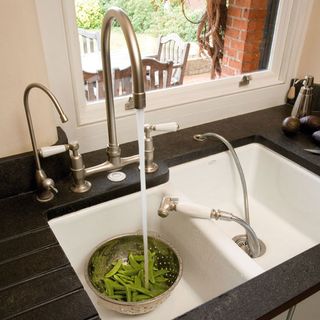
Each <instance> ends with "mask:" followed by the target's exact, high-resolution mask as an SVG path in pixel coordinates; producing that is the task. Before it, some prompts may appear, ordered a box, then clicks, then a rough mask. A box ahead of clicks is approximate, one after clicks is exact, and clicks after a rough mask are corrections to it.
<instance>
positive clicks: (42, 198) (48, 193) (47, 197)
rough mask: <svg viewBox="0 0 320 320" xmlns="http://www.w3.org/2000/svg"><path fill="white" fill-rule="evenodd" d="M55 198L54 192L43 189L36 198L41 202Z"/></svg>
mask: <svg viewBox="0 0 320 320" xmlns="http://www.w3.org/2000/svg"><path fill="white" fill-rule="evenodd" d="M53 198H54V193H53V192H52V191H50V190H48V191H43V192H41V193H38V194H37V195H36V199H37V200H38V201H39V202H48V201H50V200H52V199H53Z"/></svg>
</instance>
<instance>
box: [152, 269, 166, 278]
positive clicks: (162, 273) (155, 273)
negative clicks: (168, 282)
mask: <svg viewBox="0 0 320 320" xmlns="http://www.w3.org/2000/svg"><path fill="white" fill-rule="evenodd" d="M167 272H168V270H166V269H161V270H155V271H154V272H153V274H154V277H155V278H157V277H159V276H162V275H164V274H166V273H167Z"/></svg>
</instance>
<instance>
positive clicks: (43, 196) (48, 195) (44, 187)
mask: <svg viewBox="0 0 320 320" xmlns="http://www.w3.org/2000/svg"><path fill="white" fill-rule="evenodd" d="M32 88H38V89H40V90H42V91H43V92H44V93H46V94H47V95H48V97H49V98H50V100H51V101H52V102H53V105H54V106H55V108H56V109H57V111H58V113H59V115H60V118H61V121H62V122H67V121H68V118H67V116H66V115H65V113H64V112H63V110H62V108H61V106H60V104H59V102H58V100H57V99H56V97H55V96H54V95H53V94H52V93H51V92H50V90H49V89H48V88H46V87H45V86H44V85H42V84H40V83H31V84H29V85H28V86H27V87H26V89H25V91H24V96H23V103H24V108H25V111H26V116H27V121H28V127H29V132H30V138H31V143H32V148H33V154H34V159H35V163H36V173H35V176H36V184H37V187H38V190H37V200H38V201H40V202H47V201H50V200H51V199H52V198H53V197H54V194H53V192H55V193H57V192H58V191H57V189H56V188H55V185H54V181H53V180H52V179H50V178H48V177H47V175H46V173H45V172H44V170H43V169H42V168H41V164H40V160H39V154H38V147H37V141H36V137H35V134H34V129H33V125H32V119H31V114H30V108H29V99H28V98H29V93H30V90H31V89H32Z"/></svg>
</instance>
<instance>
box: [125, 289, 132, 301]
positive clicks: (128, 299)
mask: <svg viewBox="0 0 320 320" xmlns="http://www.w3.org/2000/svg"><path fill="white" fill-rule="evenodd" d="M126 296H127V302H131V301H132V298H131V289H130V287H129V286H126Z"/></svg>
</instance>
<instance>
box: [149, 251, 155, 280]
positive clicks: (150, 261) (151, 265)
mask: <svg viewBox="0 0 320 320" xmlns="http://www.w3.org/2000/svg"><path fill="white" fill-rule="evenodd" d="M148 266H149V268H148V269H149V281H150V282H151V283H154V282H155V280H154V274H153V259H152V257H149V261H148Z"/></svg>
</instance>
